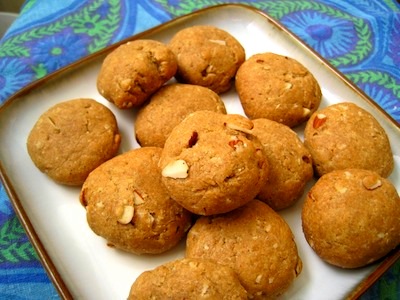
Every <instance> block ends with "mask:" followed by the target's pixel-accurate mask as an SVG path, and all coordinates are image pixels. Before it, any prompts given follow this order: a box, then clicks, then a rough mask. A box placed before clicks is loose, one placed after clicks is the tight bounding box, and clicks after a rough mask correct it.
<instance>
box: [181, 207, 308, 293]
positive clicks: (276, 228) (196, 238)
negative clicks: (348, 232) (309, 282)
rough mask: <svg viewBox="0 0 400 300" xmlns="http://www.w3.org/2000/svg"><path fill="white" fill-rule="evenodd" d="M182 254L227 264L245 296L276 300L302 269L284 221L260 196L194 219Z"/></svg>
mask: <svg viewBox="0 0 400 300" xmlns="http://www.w3.org/2000/svg"><path fill="white" fill-rule="evenodd" d="M186 257H188V258H202V259H210V260H212V261H215V262H216V263H219V264H221V265H225V266H228V267H231V268H232V269H233V270H234V271H235V272H236V274H238V276H239V280H240V282H241V284H242V285H243V287H244V288H245V289H246V290H247V293H248V296H249V299H275V298H276V297H277V296H279V295H281V294H282V293H284V292H285V291H286V290H287V289H288V288H289V286H290V285H291V284H292V282H293V281H294V280H295V278H296V277H297V276H298V275H299V274H300V273H301V270H302V261H301V259H300V257H299V255H298V252H297V246H296V244H295V241H294V236H293V234H292V231H291V229H290V228H289V226H288V224H287V223H286V222H285V220H284V219H283V218H282V217H281V216H280V215H279V214H278V213H276V212H275V211H274V210H273V209H272V208H270V207H269V206H268V205H267V204H265V203H263V202H261V201H259V200H252V201H250V202H249V203H247V204H246V205H245V206H242V207H240V208H238V209H236V210H234V211H231V212H229V213H226V214H222V215H217V216H207V217H206V216H202V217H200V218H199V219H197V221H196V223H195V224H194V225H193V227H192V228H191V229H190V230H189V232H188V236H187V240H186Z"/></svg>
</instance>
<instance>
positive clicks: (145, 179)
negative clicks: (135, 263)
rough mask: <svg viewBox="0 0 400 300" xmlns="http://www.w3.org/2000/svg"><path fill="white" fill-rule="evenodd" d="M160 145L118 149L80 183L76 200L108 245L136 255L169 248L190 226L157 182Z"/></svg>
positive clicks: (186, 217)
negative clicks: (116, 153) (129, 149)
mask: <svg viewBox="0 0 400 300" xmlns="http://www.w3.org/2000/svg"><path fill="white" fill-rule="evenodd" d="M160 155H161V148H156V147H144V148H138V149H134V150H131V151H129V152H125V153H123V154H120V155H118V156H116V157H114V158H113V159H111V160H109V161H107V162H105V163H104V164H102V165H101V166H99V167H98V168H96V169H95V170H94V171H93V172H92V173H90V175H89V176H88V178H87V179H86V181H85V183H84V184H83V187H82V190H81V193H80V201H81V203H82V205H83V206H84V207H85V208H86V216H87V222H88V224H89V226H90V228H91V229H92V230H93V232H94V233H96V234H97V235H99V236H101V237H103V238H104V239H106V240H107V243H108V245H110V246H113V247H116V248H118V249H121V250H124V251H127V252H131V253H135V254H144V253H148V254H156V253H162V252H165V251H167V250H169V249H171V248H172V247H174V246H175V245H176V244H177V243H178V242H179V241H180V240H181V239H182V238H183V236H184V235H185V234H186V231H187V230H188V229H189V227H190V225H191V214H190V213H189V212H188V211H186V210H185V209H184V208H183V207H181V206H180V205H179V204H177V203H176V202H175V201H174V200H172V199H171V197H170V196H169V195H168V193H167V191H166V189H165V188H164V187H163V185H162V184H161V175H160V170H159V168H158V161H159V159H160Z"/></svg>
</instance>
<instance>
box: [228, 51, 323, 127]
mask: <svg viewBox="0 0 400 300" xmlns="http://www.w3.org/2000/svg"><path fill="white" fill-rule="evenodd" d="M235 85H236V90H237V93H238V95H239V99H240V102H241V104H242V106H243V110H244V112H245V114H246V116H247V117H249V118H250V119H259V118H265V119H270V120H274V121H276V122H279V123H283V124H285V125H287V126H289V127H295V126H297V125H299V124H301V123H303V122H305V121H306V120H308V118H309V117H310V116H311V114H312V113H313V112H314V111H316V110H317V109H318V107H319V105H320V102H321V98H322V93H321V88H320V86H319V84H318V82H317V80H316V79H315V77H314V76H313V74H311V73H310V71H309V70H308V69H307V68H306V67H305V66H304V65H302V64H301V63H300V62H298V61H297V60H295V59H293V58H290V57H287V56H282V55H278V54H275V53H269V52H266V53H258V54H255V55H253V56H251V57H250V58H249V59H247V60H246V61H245V62H244V63H243V64H242V65H241V66H240V68H239V70H238V71H237V74H236V81H235Z"/></svg>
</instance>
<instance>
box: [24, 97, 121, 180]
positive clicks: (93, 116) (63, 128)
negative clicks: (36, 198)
mask: <svg viewBox="0 0 400 300" xmlns="http://www.w3.org/2000/svg"><path fill="white" fill-rule="evenodd" d="M120 142H121V136H120V134H119V131H118V124H117V121H116V119H115V116H114V114H113V113H112V112H111V111H110V110H109V109H108V108H107V107H106V106H104V105H103V104H101V103H99V102H97V101H95V100H93V99H84V98H82V99H73V100H67V101H63V102H61V103H58V104H56V105H54V106H53V107H51V108H49V109H48V110H47V111H46V112H44V113H43V114H42V115H41V116H40V117H39V119H38V120H37V122H36V123H35V124H34V126H33V128H32V129H31V131H30V133H29V136H28V138H27V150H28V154H29V156H30V158H31V159H32V161H33V163H34V164H35V165H36V167H37V168H38V169H39V170H40V171H42V172H43V173H45V174H46V175H48V176H49V177H50V178H51V179H53V180H54V181H56V182H58V183H61V184H65V185H81V184H83V182H84V181H85V179H86V177H87V176H88V175H89V173H90V172H91V171H92V170H94V169H95V168H96V167H98V166H99V165H100V164H102V163H103V162H105V161H107V160H108V159H110V158H112V157H113V156H114V155H116V153H117V151H118V148H119V145H120Z"/></svg>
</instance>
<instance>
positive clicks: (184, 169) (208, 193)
mask: <svg viewBox="0 0 400 300" xmlns="http://www.w3.org/2000/svg"><path fill="white" fill-rule="evenodd" d="M252 127H253V123H252V122H251V121H250V120H248V119H247V118H245V117H243V116H240V115H224V114H220V113H216V112H212V111H197V112H194V113H192V114H190V115H189V116H188V117H186V118H185V119H184V120H183V121H182V122H181V123H180V124H179V125H177V126H176V127H175V128H174V129H173V130H172V132H171V134H170V136H169V137H168V139H167V141H166V142H165V145H164V149H163V152H162V155H161V159H160V167H161V169H162V182H163V183H164V185H165V186H166V188H167V190H168V192H169V193H170V195H171V197H172V198H173V199H174V200H176V201H177V202H178V203H180V204H181V205H182V206H183V207H185V208H186V209H187V210H189V211H191V212H193V213H195V214H199V215H211V214H219V213H224V212H228V211H230V210H233V209H235V208H237V207H239V206H242V205H244V204H246V203H247V202H249V201H250V200H252V199H254V197H255V196H256V195H257V194H258V193H259V191H260V188H261V186H262V185H263V184H264V183H265V181H266V180H267V176H268V163H267V161H266V159H265V155H264V153H263V149H262V145H261V144H260V142H259V141H258V140H257V139H256V138H255V137H254V136H253V135H252V134H251V131H250V130H251V128H252Z"/></svg>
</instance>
